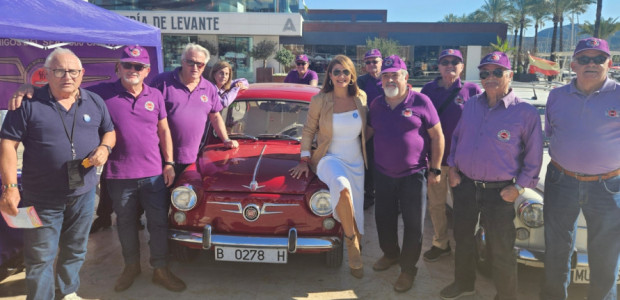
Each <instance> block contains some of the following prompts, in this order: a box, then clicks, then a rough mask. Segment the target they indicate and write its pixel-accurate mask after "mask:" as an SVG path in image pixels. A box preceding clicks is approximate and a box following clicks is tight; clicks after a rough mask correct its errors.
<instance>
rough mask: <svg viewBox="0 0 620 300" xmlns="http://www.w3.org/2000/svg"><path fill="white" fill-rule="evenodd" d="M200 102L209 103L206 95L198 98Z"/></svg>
mask: <svg viewBox="0 0 620 300" xmlns="http://www.w3.org/2000/svg"><path fill="white" fill-rule="evenodd" d="M200 101H202V102H204V103H207V101H209V97H207V95H202V96H200Z"/></svg>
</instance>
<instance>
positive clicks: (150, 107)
mask: <svg viewBox="0 0 620 300" xmlns="http://www.w3.org/2000/svg"><path fill="white" fill-rule="evenodd" d="M144 108H146V110H148V111H153V109H155V104H154V103H153V101H146V103H144Z"/></svg>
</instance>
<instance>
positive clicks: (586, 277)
mask: <svg viewBox="0 0 620 300" xmlns="http://www.w3.org/2000/svg"><path fill="white" fill-rule="evenodd" d="M571 273H572V274H571V277H572V282H574V283H586V284H587V283H590V268H588V267H583V266H582V267H580V266H577V268H575V269H572V270H571ZM616 284H620V273H619V274H618V277H616Z"/></svg>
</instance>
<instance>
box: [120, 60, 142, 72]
mask: <svg viewBox="0 0 620 300" xmlns="http://www.w3.org/2000/svg"><path fill="white" fill-rule="evenodd" d="M121 66H122V67H123V69H125V70H131V68H133V69H134V70H136V71H138V72H140V71H142V70H144V68H147V67H148V66H145V65H143V64H132V63H129V62H123V63H121Z"/></svg>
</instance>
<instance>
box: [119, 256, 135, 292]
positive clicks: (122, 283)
mask: <svg viewBox="0 0 620 300" xmlns="http://www.w3.org/2000/svg"><path fill="white" fill-rule="evenodd" d="M140 272H142V270H140V263H139V262H137V263H133V264H129V265H126V266H125V269H123V273H121V276H119V277H118V279H116V285H114V291H116V292H122V291H124V290H126V289H128V288H129V287H130V286H131V285H132V284H133V281H134V279H136V277H138V275H140Z"/></svg>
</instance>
